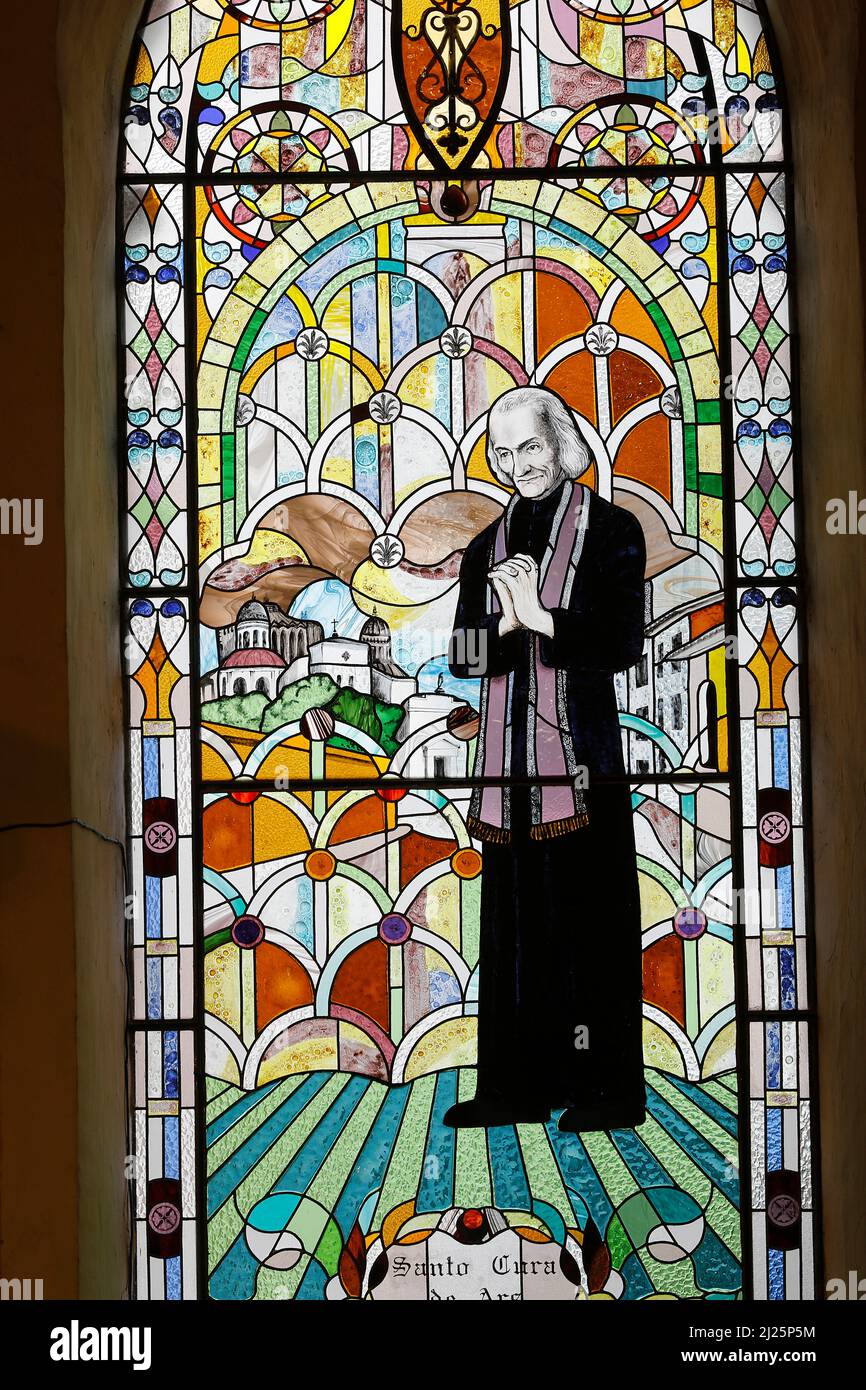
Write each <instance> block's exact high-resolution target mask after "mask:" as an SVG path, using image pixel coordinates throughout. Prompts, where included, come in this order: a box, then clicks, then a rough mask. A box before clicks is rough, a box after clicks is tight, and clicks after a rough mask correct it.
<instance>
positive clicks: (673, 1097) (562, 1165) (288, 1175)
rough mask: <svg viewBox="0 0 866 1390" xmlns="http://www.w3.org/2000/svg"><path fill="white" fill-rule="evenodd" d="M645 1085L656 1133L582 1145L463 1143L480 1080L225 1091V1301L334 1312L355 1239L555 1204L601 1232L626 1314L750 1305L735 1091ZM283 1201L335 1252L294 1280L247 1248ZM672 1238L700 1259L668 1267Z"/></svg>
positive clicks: (220, 1281)
mask: <svg viewBox="0 0 866 1390" xmlns="http://www.w3.org/2000/svg"><path fill="white" fill-rule="evenodd" d="M646 1076H647V1096H648V1107H647V1108H648V1113H647V1120H646V1123H645V1124H643V1125H641V1127H640V1128H639V1129H638V1130H615V1131H613V1132H612V1134H611V1135H610V1136H608V1135H607V1134H605V1133H599V1134H591V1135H583V1136H581V1137H580V1138H578V1137H577V1136H575V1135H563V1134H560V1133H559V1132H558V1130H557V1128H556V1125H555V1123H553V1122H551V1123H550V1124H548V1125H519V1126H516V1127H515V1128H510V1127H504V1126H503V1127H501V1128H497V1129H492V1130H488V1131H484V1130H463V1131H460V1132H459V1133H458V1134H454V1133H453V1132H452V1131H451V1130H450V1129H446V1128H445V1126H444V1125H443V1124H442V1116H443V1114H444V1112H445V1111H446V1110H447V1108H448V1106H449V1105H451V1104H453V1102H454V1101H455V1099H457V1098H458V1096H459V1097H460V1098H463V1097H466V1096H471V1095H472V1094H473V1092H474V1089H475V1077H474V1073H472V1072H471V1071H464V1072H457V1071H448V1072H440V1073H438V1074H437V1075H435V1076H426V1077H422V1078H421V1079H420V1080H419V1081H415V1082H413V1083H412V1084H411V1085H408V1086H395V1087H387V1086H383V1085H380V1084H379V1083H378V1082H371V1081H367V1080H365V1079H364V1078H361V1077H357V1076H348V1075H344V1074H336V1075H335V1074H334V1073H332V1072H324V1073H314V1074H306V1075H302V1076H293V1077H289V1078H287V1079H285V1080H282V1081H277V1082H273V1083H271V1084H270V1085H267V1086H263V1087H261V1088H260V1089H259V1090H257V1091H255V1092H243V1091H239V1090H237V1089H236V1088H235V1087H233V1086H229V1085H227V1084H226V1083H225V1082H222V1081H215V1080H210V1081H209V1082H208V1107H207V1122H208V1127H207V1142H208V1216H209V1240H208V1245H209V1265H210V1292H211V1296H212V1297H213V1298H217V1299H252V1298H300V1299H322V1298H324V1297H325V1287H326V1285H327V1283H328V1281H329V1279H330V1278H331V1277H332V1276H333V1274H334V1271H335V1269H336V1258H337V1257H338V1255H339V1249H340V1247H341V1245H342V1242H343V1241H345V1240H346V1239H347V1238H348V1236H349V1233H350V1232H351V1230H352V1228H353V1226H354V1225H355V1223H356V1222H359V1221H360V1225H361V1229H362V1231H363V1234H364V1235H368V1234H369V1233H370V1232H376V1231H378V1230H379V1228H380V1226H381V1224H382V1222H383V1220H384V1218H385V1217H386V1216H387V1215H388V1213H389V1212H390V1211H392V1210H393V1209H394V1208H395V1207H398V1206H401V1205H402V1204H403V1203H406V1202H410V1201H414V1202H415V1204H416V1209H417V1210H418V1211H419V1212H441V1211H446V1210H447V1209H448V1208H450V1207H455V1206H458V1207H479V1206H487V1207H490V1206H492V1207H498V1208H500V1209H501V1210H505V1211H529V1210H530V1209H533V1210H539V1209H542V1207H543V1204H546V1205H547V1207H548V1208H550V1207H552V1208H553V1209H554V1211H555V1212H557V1213H558V1214H559V1216H560V1217H561V1218H562V1220H563V1221H564V1223H565V1225H566V1226H568V1227H570V1228H572V1229H577V1230H580V1231H583V1230H585V1229H586V1227H587V1224H588V1222H589V1221H590V1220H591V1221H592V1222H593V1223H594V1225H595V1227H596V1229H597V1231H598V1232H599V1233H600V1235H601V1237H602V1239H603V1240H604V1241H605V1242H606V1243H607V1246H608V1250H609V1252H610V1257H611V1262H612V1266H613V1268H614V1269H615V1270H618V1271H619V1274H620V1275H621V1277H622V1280H623V1284H624V1290H623V1292H622V1294H621V1296H622V1297H623V1298H628V1299H641V1298H645V1297H647V1296H649V1295H652V1294H667V1295H668V1296H674V1297H677V1298H706V1297H710V1298H732V1297H737V1296H738V1292H739V1288H740V1267H739V1255H740V1250H739V1239H740V1223H739V1213H738V1197H739V1180H738V1172H737V1166H736V1165H737V1162H738V1154H737V1132H736V1126H737V1118H736V1080H735V1077H734V1076H733V1074H728V1075H725V1076H720V1077H717V1078H715V1079H714V1080H712V1081H708V1082H705V1083H703V1084H701V1085H695V1084H692V1083H690V1082H685V1081H682V1080H680V1079H678V1078H676V1077H672V1076H668V1075H667V1074H665V1073H662V1072H656V1071H650V1070H647V1073H646ZM276 1193H296V1194H302V1195H303V1196H304V1197H306V1198H308V1199H310V1201H309V1203H307V1204H306V1205H307V1207H308V1208H309V1209H310V1210H319V1209H320V1208H322V1209H324V1212H326V1213H327V1214H328V1215H329V1217H330V1218H331V1220H330V1221H329V1222H328V1231H329V1232H330V1234H329V1235H328V1237H327V1239H326V1238H325V1237H322V1238H321V1239H319V1238H318V1237H317V1242H311V1243H310V1244H309V1246H307V1247H305V1249H309V1250H310V1251H314V1252H315V1253H305V1254H304V1255H302V1257H301V1258H300V1260H299V1261H298V1263H297V1264H296V1265H295V1267H294V1268H293V1269H291V1270H283V1271H279V1270H272V1269H269V1268H266V1267H265V1266H263V1265H261V1264H259V1262H258V1260H257V1259H256V1258H255V1257H254V1256H253V1254H252V1252H251V1250H250V1248H249V1245H248V1243H247V1239H246V1236H245V1225H246V1222H247V1218H248V1217H249V1215H250V1213H251V1211H252V1210H253V1208H254V1207H256V1204H257V1203H260V1202H262V1200H263V1199H264V1198H266V1197H269V1196H272V1194H276ZM660 1228H662V1229H665V1228H667V1229H670V1230H672V1231H673V1232H674V1233H676V1230H677V1229H682V1230H683V1231H689V1232H690V1233H691V1234H690V1236H689V1243H688V1247H687V1248H688V1249H689V1252H690V1253H688V1254H686V1255H684V1256H683V1257H682V1258H673V1259H672V1258H671V1256H670V1254H668V1255H667V1257H666V1258H665V1259H664V1260H663V1261H660V1260H658V1259H656V1258H654V1255H653V1254H651V1253H650V1250H649V1249H648V1247H647V1237H648V1236H649V1234H650V1232H652V1231H655V1232H656V1235H655V1240H656V1242H658V1239H659V1237H658V1231H659V1229H660ZM696 1229H697V1231H698V1234H697V1235H695V1234H694V1232H695V1230H696ZM650 1244H652V1242H650ZM674 1244H675V1241H674ZM659 1248H660V1247H659V1246H658V1245H657V1244H656V1245H654V1246H653V1249H659Z"/></svg>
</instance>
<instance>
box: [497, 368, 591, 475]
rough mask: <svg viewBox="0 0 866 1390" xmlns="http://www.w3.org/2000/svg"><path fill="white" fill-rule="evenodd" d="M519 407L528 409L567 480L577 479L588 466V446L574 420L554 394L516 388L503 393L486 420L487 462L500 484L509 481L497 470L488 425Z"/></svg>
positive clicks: (499, 468) (503, 473) (535, 389)
mask: <svg viewBox="0 0 866 1390" xmlns="http://www.w3.org/2000/svg"><path fill="white" fill-rule="evenodd" d="M521 406H529V407H531V408H532V409H533V410H534V411H535V413H536V415H537V417H538V420H539V421H540V423H541V425H542V427H543V429H544V431H545V433H546V434H547V437H548V439H549V440H550V442H551V443H552V445H553V447H554V449H555V450H556V456H557V459H558V461H559V466H560V468H561V469H562V471H563V473H564V474H565V476H566V477H567V478H579V477H580V475H581V473H585V472H586V470H587V468H589V466H590V464H591V463H592V453H591V451H590V448H589V445H588V444H587V442H586V440H585V439H584V437H583V435H582V434H581V432H580V428H579V426H578V423H577V419H576V417H575V416H574V415H573V414H572V412H571V411H570V410H569V408H568V406H567V405H566V404H565V402H564V401H563V400H561V399H560V397H559V396H557V395H556V393H555V392H553V391H549V390H548V389H547V387H546V386H516V387H515V388H514V389H513V390H512V391H506V393H505V395H504V396H500V397H499V400H498V401H495V402H494V404H493V405H492V407H491V409H490V414H489V416H488V419H487V430H488V438H487V462H488V464H489V466H490V471H491V473H492V474H493V476H494V477H495V478H498V479H499V481H500V483H506V484H507V485H509V486H510V485H511V483H512V482H513V478H512V477H511V474H509V473H506V472H505V470H504V469H503V468H502V467H501V466H500V464H499V460H498V459H497V457H496V454H495V452H494V449H493V444H492V442H491V440H490V425H491V423H492V422H493V419H494V417H495V416H497V415H505V414H508V413H510V412H511V411H512V410H517V409H519V408H520V407H521Z"/></svg>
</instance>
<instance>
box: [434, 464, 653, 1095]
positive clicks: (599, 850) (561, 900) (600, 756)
mask: <svg viewBox="0 0 866 1390" xmlns="http://www.w3.org/2000/svg"><path fill="white" fill-rule="evenodd" d="M564 486H568V484H564ZM560 497H561V489H557V490H556V491H555V492H554V493H553V494H551V495H550V496H548V497H545V498H541V499H540V500H538V501H533V500H527V499H525V498H520V499H519V500H518V502H517V503H516V505H515V507H514V510H513V513H512V518H511V524H510V527H509V533H508V554H509V555H517V554H528V555H531V556H532V557H533V559H535V560H536V561H537V562H538V563H539V564H540V563H541V561H542V558H543V556H544V552H545V549H546V547H547V543H548V540H549V538H550V532H551V528H552V523H553V518H554V515H555V512H556V508H557V505H558V503H559V500H560ZM589 508H590V509H589V518H588V522H587V529H586V534H585V538H584V544H583V551H582V554H581V558H580V561H579V564H578V568H577V573H576V577H575V582H574V586H573V589H572V594H571V598H570V602H569V605H568V608H567V609H555V610H553V623H554V635H553V637H552V638H551V639H549V638H546V637H543V638H542V639H541V650H540V655H541V660H542V662H544V664H545V665H548V666H553V667H557V668H565V670H566V672H567V712H568V724H569V729H570V732H571V736H572V740H573V744H574V753H575V758H576V760H577V763H578V765H579V766H583V767H586V769H587V774H588V783H587V786H586V788H585V790H584V796H585V798H586V806H587V811H588V813H589V824H588V826H586V827H584V828H583V829H580V830H576V831H572V832H570V833H568V834H565V835H562V836H560V837H558V838H553V839H538V840H535V839H531V838H530V834H529V830H530V824H531V822H530V803H529V790H528V785H526V784H524V785H523V786H520V785H516V786H514V788H513V791H512V798H511V820H512V825H511V839H510V842H509V843H506V844H496V843H486V844H485V845H484V868H483V873H482V882H481V938H480V971H479V1000H478V1091H477V1093H478V1095H479V1097H480V1096H484V1097H493V1098H506V1099H507V1100H509V1101H513V1100H520V1101H528V1102H540V1103H542V1104H544V1105H548V1104H549V1106H550V1108H551V1109H556V1108H558V1107H559V1106H567V1105H574V1106H578V1107H586V1106H602V1107H604V1106H607V1105H610V1104H614V1105H622V1104H625V1105H635V1106H636V1108H638V1109H642V1107H643V1104H644V1080H643V1059H642V1042H641V994H642V991H641V941H640V903H639V897H638V883H637V869H636V865H635V848H634V831H633V826H632V814H631V794H630V791H629V788H628V786H627V784H626V783H625V782H624V781H622V780H618V781H617V780H614V781H608V782H606V783H602V782H601V781H600V780H596V779H622V778H623V775H624V771H625V769H624V765H623V756H622V739H621V733H620V727H619V722H618V712H617V703H616V694H615V689H614V679H613V678H614V673H615V672H617V671H624V670H627V669H628V667H630V666H632V665H634V663H635V662H636V661H637V660H638V659H639V657H640V655H641V652H642V649H643V633H644V570H645V561H646V552H645V544H644V537H643V532H642V531H641V528H640V525H639V524H638V522H637V521H636V520H635V518H634V517H633V516H632V515H631V513H629V512H627V511H624V510H623V509H622V508H620V507H615V506H613V505H611V504H610V503H609V502H605V501H603V500H602V499H601V498H599V497H598V496H597V495H596V494H594V493H593V494H590V498H589ZM496 529H497V526H496V524H495V525H493V526H490V527H488V528H487V530H485V531H483V532H481V534H480V535H479V536H477V537H476V538H475V540H473V541H472V542H471V544H470V545H469V546H468V548H467V550H466V553H465V555H464V558H463V564H462V566H461V571H460V599H459V604H458V609H457V618H456V623H455V642H454V644H453V646H452V657H456V655H457V654H458V653H469V654H470V655H471V654H472V653H477V652H483V651H485V645H484V644H485V643H486V670H487V674H488V675H490V676H499V675H504V674H506V673H507V672H509V671H513V672H514V689H513V704H512V719H511V725H510V731H509V733H508V734H507V735H506V737H509V738H510V743H511V775H512V776H513V777H515V778H521V777H523V778H525V777H526V727H527V720H526V704H527V700H528V697H529V674H530V662H531V652H532V646H531V644H532V641H533V638H532V637H531V635H530V634H529V633H526V632H523V631H520V632H513V633H509V634H508V635H507V636H506V637H504V638H502V637H500V636H499V631H498V629H499V614H498V613H497V614H496V615H489V614H488V612H487V595H488V590H489V586H488V582H487V575H488V573H489V570H490V568H491V564H492V551H493V544H494V539H495V534H496ZM473 630H474V631H473ZM479 644H480V645H479ZM451 670H452V672H453V674H454V675H455V676H459V677H463V678H467V677H471V676H473V675H475V676H477V674H478V671H477V669H475V670H473V669H470V667H469V666H467V665H466V664H465V662H463V661H461V660H456V659H455V660H452V663H451ZM539 717H552V718H554V719H555V718H556V714H555V712H546V711H543V710H539ZM581 1028H585V1029H586V1030H587V1034H586V1035H583V1034H576V1030H577V1029H581ZM584 1040H586V1041H588V1047H586V1048H583V1047H578V1046H576V1042H582V1041H584Z"/></svg>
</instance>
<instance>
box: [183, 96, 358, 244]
mask: <svg viewBox="0 0 866 1390" xmlns="http://www.w3.org/2000/svg"><path fill="white" fill-rule="evenodd" d="M356 167H357V165H356V161H355V157H354V155H353V153H352V151H351V149H350V147H349V140H348V137H347V136H346V134H345V133H344V131H343V130H342V129H341V128H340V126H339V125H338V124H337V123H336V121H334V120H332V118H331V117H330V116H326V115H324V114H323V113H322V112H320V111H315V110H312V109H310V108H309V107H306V106H301V105H299V104H298V103H296V102H268V103H266V104H264V105H262V106H258V107H256V108H255V109H254V110H251V111H244V112H242V113H241V115H239V116H237V117H235V118H234V120H231V121H229V122H228V123H227V124H226V125H223V126H221V127H220V129H219V132H218V134H217V135H216V136H215V137H214V140H213V142H212V144H211V146H210V148H209V150H208V152H207V154H206V156H205V160H204V167H203V174H204V177H205V178H207V177H208V176H209V175H212V174H232V175H235V176H236V177H237V179H238V182H237V183H236V184H232V185H230V186H228V187H227V186H224V185H223V186H217V187H207V188H206V194H207V198H208V201H209V203H210V206H211V208H212V209H213V212H214V215H215V216H216V217H217V218H218V220H219V221H220V222H221V223H222V225H223V226H224V227H225V229H226V230H227V231H229V232H230V233H231V234H232V236H233V237H235V238H237V239H238V240H240V241H242V242H243V243H244V244H245V245H247V246H251V247H255V248H257V249H261V248H263V247H264V246H266V245H267V244H268V242H269V241H271V240H273V238H274V236H276V235H277V233H278V232H279V230H280V228H281V227H282V226H284V225H285V224H287V223H290V222H294V221H295V220H296V219H297V218H298V217H302V216H303V215H304V214H305V213H306V212H308V211H309V210H310V208H312V207H314V206H316V205H317V204H318V203H320V202H323V201H325V199H327V198H328V197H330V195H331V193H332V192H333V188H332V187H326V186H324V185H323V184H322V183H320V182H312V183H311V182H307V181H305V177H304V176H305V175H314V176H319V175H322V174H325V173H329V172H331V171H335V172H350V171H354V170H355V169H356Z"/></svg>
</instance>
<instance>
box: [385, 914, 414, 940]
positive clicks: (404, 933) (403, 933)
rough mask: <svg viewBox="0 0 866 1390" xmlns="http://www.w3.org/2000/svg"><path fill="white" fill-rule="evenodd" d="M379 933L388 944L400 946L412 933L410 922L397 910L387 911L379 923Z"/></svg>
mask: <svg viewBox="0 0 866 1390" xmlns="http://www.w3.org/2000/svg"><path fill="white" fill-rule="evenodd" d="M379 935H380V937H381V938H382V940H383V941H384V942H385V944H386V945H388V946H402V945H403V942H404V941H408V940H409V937H410V936H411V935H412V923H411V922H410V921H409V918H408V917H404V916H403V915H402V914H401V913H399V912H389V913H388V915H387V917H383V918H382V920H381V922H380V923H379Z"/></svg>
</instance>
